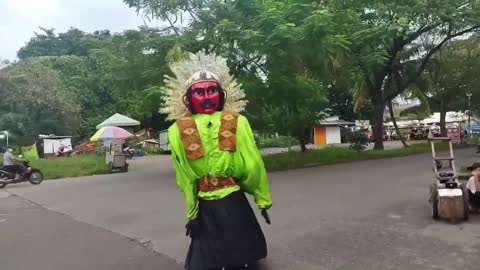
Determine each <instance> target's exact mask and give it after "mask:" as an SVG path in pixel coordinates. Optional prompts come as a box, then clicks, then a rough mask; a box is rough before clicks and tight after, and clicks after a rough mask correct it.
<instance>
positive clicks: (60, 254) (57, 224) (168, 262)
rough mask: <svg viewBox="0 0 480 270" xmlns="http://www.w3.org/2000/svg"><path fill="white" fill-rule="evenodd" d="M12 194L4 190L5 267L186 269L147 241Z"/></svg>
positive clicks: (0, 216) (0, 237)
mask: <svg viewBox="0 0 480 270" xmlns="http://www.w3.org/2000/svg"><path fill="white" fill-rule="evenodd" d="M8 195H9V194H8V193H6V192H4V191H0V269H2V270H24V269H25V270H27V269H36V270H63V269H68V270H85V269H95V270H158V269H172V270H181V269H183V268H182V267H181V266H180V265H179V264H177V263H176V262H175V260H173V259H170V258H168V257H166V256H162V255H159V254H156V253H154V252H153V251H152V250H151V249H149V248H148V246H146V245H139V244H138V243H136V242H134V241H131V240H130V239H127V238H125V237H122V236H121V235H119V234H116V233H113V232H110V231H108V230H106V229H103V228H99V227H96V226H92V225H89V224H85V223H83V222H80V221H76V220H74V219H72V218H70V217H68V216H65V215H62V214H60V213H57V212H53V211H49V210H46V209H44V208H42V207H40V206H39V205H37V204H35V203H33V202H30V201H27V200H25V199H23V198H20V197H17V196H8Z"/></svg>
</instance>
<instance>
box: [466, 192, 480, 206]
mask: <svg viewBox="0 0 480 270" xmlns="http://www.w3.org/2000/svg"><path fill="white" fill-rule="evenodd" d="M468 195H469V196H468V197H469V199H470V205H471V206H472V208H473V209H475V210H479V209H480V192H478V191H477V192H475V194H474V193H473V192H471V191H470V190H469V191H468Z"/></svg>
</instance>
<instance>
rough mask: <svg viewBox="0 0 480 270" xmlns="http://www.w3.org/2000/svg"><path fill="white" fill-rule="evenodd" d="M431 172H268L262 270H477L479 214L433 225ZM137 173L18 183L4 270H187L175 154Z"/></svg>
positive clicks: (375, 166)
mask: <svg viewBox="0 0 480 270" xmlns="http://www.w3.org/2000/svg"><path fill="white" fill-rule="evenodd" d="M456 155H457V167H460V166H465V165H467V164H469V163H471V162H472V161H474V160H478V156H476V155H475V154H474V150H473V149H466V150H459V151H456ZM431 164H432V163H431V158H430V156H429V155H418V156H410V157H403V158H395V159H385V160H376V161H364V162H356V163H349V164H338V165H333V166H324V167H318V168H309V169H304V170H293V171H288V172H275V173H271V174H270V175H269V177H270V183H271V192H272V199H273V203H274V205H273V208H272V209H271V211H270V215H271V219H272V225H270V226H268V225H266V224H265V223H264V222H263V220H261V221H262V222H261V223H262V227H263V228H264V231H265V234H266V236H267V241H268V244H269V256H268V258H267V259H266V260H264V261H263V262H262V266H263V267H262V269H275V270H284V269H285V270H286V269H289V270H290V269H298V270H307V269H308V270H310V269H311V270H314V269H315V270H317V269H352V270H355V269H381V270H385V269H400V270H402V269H405V270H406V269H408V270H411V269H416V270H424V269H449V270H450V269H477V268H478V260H477V258H478V256H479V255H480V226H479V224H480V216H473V217H472V218H471V221H469V222H468V223H460V224H455V225H452V224H448V223H446V222H441V221H440V222H438V221H433V220H432V219H431V211H430V205H429V203H428V193H429V184H430V183H431V181H432V170H431ZM132 168H133V170H132V171H131V172H129V173H127V174H115V175H104V176H95V177H89V178H78V179H65V180H57V181H47V182H45V183H43V184H42V185H40V186H31V185H28V184H21V185H16V186H9V187H8V188H7V192H8V194H15V195H16V196H18V197H8V198H3V199H1V201H0V214H3V213H2V212H6V214H7V217H6V218H3V217H2V216H0V230H2V231H1V232H0V269H2V270H3V269H5V270H10V269H12V270H16V269H32V268H33V267H27V266H31V265H32V266H33V265H38V263H40V268H39V267H35V268H36V269H48V270H60V269H62V270H63V269H77V268H72V267H66V266H70V265H75V264H76V262H77V261H78V262H79V263H80V261H84V262H83V267H80V266H79V268H78V269H98V270H102V269H113V268H115V269H154V268H149V267H156V268H155V269H174V270H175V269H177V268H178V269H181V265H182V263H183V261H184V257H185V254H186V250H187V247H188V238H186V237H185V236H184V224H185V217H184V211H185V210H184V202H183V199H182V196H181V194H180V193H179V191H178V190H177V187H176V185H175V181H174V173H173V170H172V167H171V161H170V157H168V156H162V157H157V158H146V159H139V160H136V161H134V162H132ZM23 198H25V199H23ZM4 200H7V202H8V203H6V205H4V204H5V201H4ZM25 200H29V201H31V202H35V203H34V204H32V203H30V202H28V201H25ZM11 204H13V206H12V205H11ZM1 205H3V206H1ZM259 218H260V217H259ZM2 219H7V220H6V221H4V222H1V220H2ZM5 231H6V232H8V234H5ZM37 233H38V235H37ZM145 243H148V244H150V246H149V247H144V245H142V244H145ZM12 247H14V248H12ZM151 249H153V251H154V252H155V253H152V251H151ZM37 250H38V251H37ZM36 252H39V254H36ZM104 254H105V255H104ZM29 255H30V256H29ZM126 258H132V259H131V260H127V259H126ZM173 260H175V261H176V263H175V264H173V265H172V263H173V262H172V261H173ZM2 264H3V265H5V264H6V265H7V266H8V267H6V268H4V267H3V265H2ZM124 264H125V265H124ZM42 267H43V268H42ZM122 267H124V268H122ZM129 267H130V268H129ZM142 267H143V268H142ZM175 267H177V268H175Z"/></svg>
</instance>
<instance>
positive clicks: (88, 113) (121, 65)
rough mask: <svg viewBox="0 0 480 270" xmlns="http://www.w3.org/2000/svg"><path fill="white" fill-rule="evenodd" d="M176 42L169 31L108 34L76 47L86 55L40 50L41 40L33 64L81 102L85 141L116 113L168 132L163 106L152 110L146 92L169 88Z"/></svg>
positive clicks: (87, 37) (53, 39)
mask: <svg viewBox="0 0 480 270" xmlns="http://www.w3.org/2000/svg"><path fill="white" fill-rule="evenodd" d="M65 35H66V34H65V33H60V34H58V36H57V35H54V36H50V38H49V39H48V40H49V42H50V43H52V44H58V43H62V41H61V40H60V39H61V38H62V37H64V36H65ZM67 36H71V35H67ZM175 41H176V38H175V37H172V36H171V35H168V34H165V32H164V31H160V30H157V29H151V28H141V29H139V30H128V31H125V32H123V33H120V34H114V35H112V34H110V33H109V32H108V31H103V32H98V31H96V32H94V33H93V34H87V33H84V34H82V35H81V38H80V39H78V40H75V41H74V42H76V44H73V45H72V47H73V48H75V47H77V45H79V44H80V45H81V47H82V48H84V49H85V50H86V52H85V53H82V54H68V53H66V54H63V53H64V52H65V51H68V50H62V51H56V50H54V51H44V50H40V49H38V48H39V47H42V46H41V45H42V43H40V44H39V43H38V42H37V40H36V39H33V41H31V42H29V44H28V45H27V47H28V48H29V50H30V51H35V52H36V55H35V57H32V59H37V60H38V61H40V62H41V63H42V64H44V65H46V66H48V67H49V68H51V69H53V70H55V71H56V72H58V74H59V75H60V77H61V79H62V81H63V84H64V86H65V88H64V91H66V92H68V93H72V94H74V95H76V96H77V101H78V104H79V106H80V108H81V110H80V112H79V116H80V117H81V120H82V121H81V124H80V128H79V130H78V132H79V134H80V136H82V137H84V136H88V135H90V134H91V133H92V132H93V131H94V130H95V127H96V125H97V124H99V123H100V122H102V121H103V120H105V119H106V118H107V117H109V116H111V115H112V114H114V113H116V112H120V113H123V114H127V115H129V116H131V117H133V118H136V119H138V120H140V121H141V122H142V123H144V124H145V125H146V126H147V127H154V128H157V129H164V128H166V127H167V126H166V125H167V123H165V119H164V117H162V116H161V115H160V114H159V113H158V106H159V104H158V103H157V106H156V107H154V106H151V104H152V102H151V101H149V100H147V99H149V98H151V96H149V95H146V91H145V90H146V89H150V88H151V87H158V86H161V85H162V84H163V76H164V74H166V73H167V72H169V70H168V67H167V64H166V60H165V58H166V55H167V53H168V52H169V51H170V49H171V48H172V47H173V45H174V43H175ZM72 42H73V41H72ZM77 43H78V44H77ZM47 47H48V46H47Z"/></svg>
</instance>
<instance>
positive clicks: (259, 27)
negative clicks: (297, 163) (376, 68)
mask: <svg viewBox="0 0 480 270" xmlns="http://www.w3.org/2000/svg"><path fill="white" fill-rule="evenodd" d="M126 2H127V3H128V4H130V6H134V7H136V8H138V9H139V10H144V11H145V12H146V13H148V14H153V16H156V17H160V18H166V16H177V15H178V14H181V13H187V14H190V16H191V18H192V23H191V24H190V27H189V28H188V29H176V30H177V32H180V31H179V30H182V31H181V33H182V41H183V42H182V46H183V47H184V48H185V49H186V50H190V51H194V52H195V51H197V50H201V49H203V50H205V51H207V52H211V53H216V54H220V55H223V56H225V57H227V59H228V63H229V65H230V67H231V70H232V72H233V73H234V74H235V75H236V76H237V77H238V78H239V79H240V81H241V82H242V83H244V86H245V88H246V91H247V95H248V96H249V99H250V100H252V102H251V103H253V104H250V107H249V112H250V114H260V113H263V115H261V116H257V117H252V118H253V123H254V124H255V127H256V128H257V129H259V130H265V129H268V128H274V129H275V130H276V131H280V132H283V133H288V134H291V135H293V136H295V137H297V138H298V139H299V142H300V144H301V146H302V150H304V151H305V150H306V143H307V139H308V138H307V135H308V134H309V133H310V131H311V128H312V126H313V125H314V124H315V123H316V122H317V121H318V120H320V119H321V118H322V117H323V114H322V113H321V112H323V111H324V110H325V109H326V107H327V105H328V102H326V96H327V91H326V89H327V87H328V80H332V78H333V76H334V75H335V73H336V71H337V70H338V69H339V67H340V65H339V62H340V61H341V59H342V58H343V57H344V56H345V54H346V51H347V49H348V48H347V46H348V41H347V38H346V37H344V36H342V35H341V34H338V33H339V32H338V30H339V29H337V24H336V20H337V19H338V17H337V16H335V14H332V13H330V12H328V10H325V9H323V8H322V6H321V5H320V4H318V3H312V2H311V1H300V0H299V1H271V0H270V1H226V2H225V1H198V2H197V1H195V2H182V1H172V2H171V3H170V4H168V5H163V4H159V5H158V3H156V2H155V1H126ZM267 115H270V116H272V117H268V116H267ZM280 117H281V118H280ZM287 118H288V119H290V120H289V121H287V120H286V119H287ZM280 119H281V120H280ZM280 121H281V123H280Z"/></svg>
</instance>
